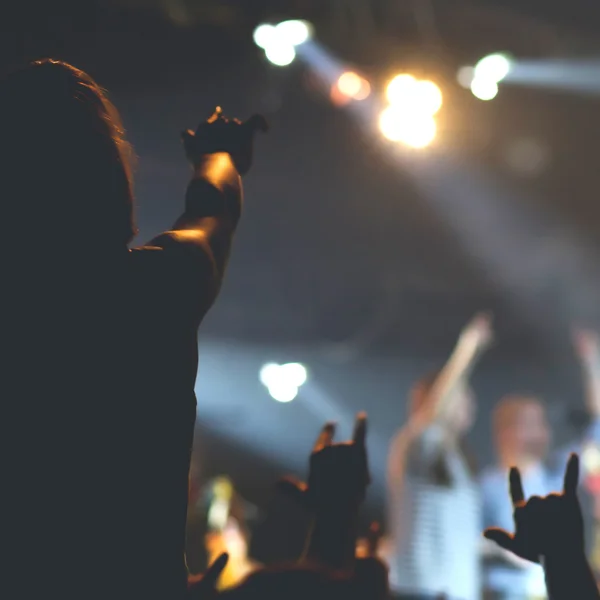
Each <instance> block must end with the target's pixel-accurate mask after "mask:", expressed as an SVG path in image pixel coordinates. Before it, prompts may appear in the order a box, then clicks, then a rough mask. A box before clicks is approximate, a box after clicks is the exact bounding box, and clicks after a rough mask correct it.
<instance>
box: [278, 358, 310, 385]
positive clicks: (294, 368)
mask: <svg viewBox="0 0 600 600" xmlns="http://www.w3.org/2000/svg"><path fill="white" fill-rule="evenodd" d="M279 372H280V374H281V378H282V379H283V380H284V381H286V382H289V383H291V384H293V385H295V386H296V387H300V386H301V385H304V384H305V383H306V379H307V378H308V374H307V372H306V367H305V366H304V365H301V364H300V363H288V364H286V365H281V366H280V367H279Z"/></svg>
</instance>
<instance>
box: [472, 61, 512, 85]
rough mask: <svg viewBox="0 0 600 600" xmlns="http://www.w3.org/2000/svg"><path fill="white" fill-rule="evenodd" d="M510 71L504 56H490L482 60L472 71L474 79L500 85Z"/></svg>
mask: <svg viewBox="0 0 600 600" xmlns="http://www.w3.org/2000/svg"><path fill="white" fill-rule="evenodd" d="M509 71H510V59H509V58H508V56H506V55H505V54H490V55H489V56H486V57H484V58H482V59H481V60H480V61H479V62H478V63H477V64H476V65H475V69H474V79H482V80H487V81H493V82H494V83H500V82H501V81H502V80H503V79H504V78H505V77H506V76H507V75H508V73H509Z"/></svg>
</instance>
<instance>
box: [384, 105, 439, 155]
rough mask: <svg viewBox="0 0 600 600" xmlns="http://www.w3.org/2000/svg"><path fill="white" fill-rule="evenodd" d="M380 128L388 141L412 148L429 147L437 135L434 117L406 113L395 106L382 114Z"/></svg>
mask: <svg viewBox="0 0 600 600" xmlns="http://www.w3.org/2000/svg"><path fill="white" fill-rule="evenodd" d="M379 128H380V129H381V133H382V134H383V135H384V137H386V138H387V139H388V140H390V141H392V142H402V143H403V144H405V145H407V146H410V147H411V148H425V147H427V146H429V145H430V144H431V142H433V140H434V139H435V136H436V133H437V126H436V123H435V119H434V118H433V117H432V116H430V115H425V114H414V113H413V114H411V113H406V112H404V111H403V110H398V109H397V108H396V107H395V106H389V107H388V108H386V109H385V110H384V111H383V112H382V113H381V116H380V117H379Z"/></svg>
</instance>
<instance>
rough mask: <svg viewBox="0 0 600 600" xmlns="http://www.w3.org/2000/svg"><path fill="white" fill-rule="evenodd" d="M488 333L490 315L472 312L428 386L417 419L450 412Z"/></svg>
mask: <svg viewBox="0 0 600 600" xmlns="http://www.w3.org/2000/svg"><path fill="white" fill-rule="evenodd" d="M492 337H493V333H492V323H491V319H490V317H489V316H487V315H485V314H478V315H476V316H475V318H474V319H473V320H472V321H471V322H470V323H469V324H468V325H467V326H466V327H465V328H464V329H463V331H462V332H461V334H460V337H459V339H458V343H457V344H456V347H455V348H454V351H453V352H452V355H451V356H450V358H449V360H448V362H447V363H446V365H445V366H444V368H443V369H442V370H441V372H440V374H439V376H438V378H437V379H436V381H435V382H434V384H433V386H432V387H431V390H430V391H429V393H428V397H427V401H426V402H425V403H424V408H423V411H422V413H421V415H420V417H422V418H421V419H420V420H423V419H424V420H425V421H426V422H427V423H431V422H432V421H442V422H443V421H444V419H445V418H446V416H447V415H449V414H451V413H452V411H453V410H454V407H455V403H456V401H457V399H458V398H459V397H460V394H461V392H462V391H463V390H464V389H465V387H466V386H467V384H468V380H469V377H470V375H471V372H472V370H473V367H474V366H475V364H476V363H477V359H478V358H479V357H480V356H481V354H482V353H483V352H484V351H485V350H486V349H487V348H488V347H489V345H490V344H491V342H492Z"/></svg>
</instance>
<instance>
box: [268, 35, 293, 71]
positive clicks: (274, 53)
mask: <svg viewBox="0 0 600 600" xmlns="http://www.w3.org/2000/svg"><path fill="white" fill-rule="evenodd" d="M265 56H266V57H267V59H268V60H269V62H270V63H272V64H274V65H275V66H276V67H287V66H288V65H291V64H292V63H293V62H294V59H295V58H296V51H295V50H294V46H292V45H291V44H286V43H283V42H281V41H280V40H276V41H275V42H273V43H270V44H269V45H268V46H267V47H266V48H265Z"/></svg>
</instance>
